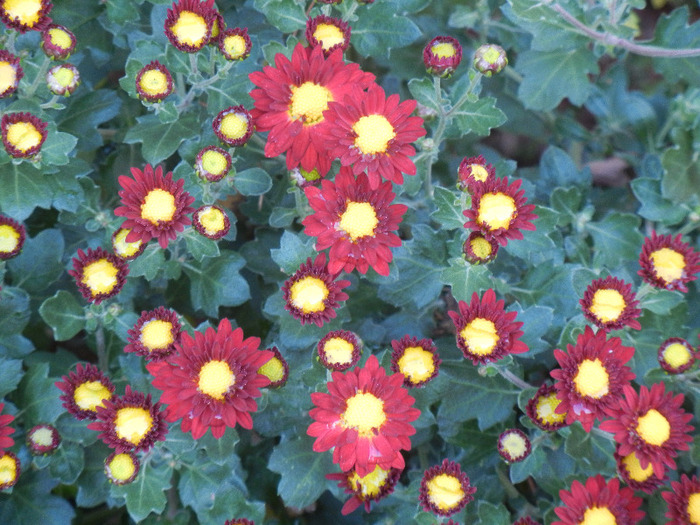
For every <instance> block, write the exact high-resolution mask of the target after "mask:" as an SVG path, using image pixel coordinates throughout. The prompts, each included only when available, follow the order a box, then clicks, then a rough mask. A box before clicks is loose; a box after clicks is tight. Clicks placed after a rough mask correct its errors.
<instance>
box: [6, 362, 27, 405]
mask: <svg viewBox="0 0 700 525" xmlns="http://www.w3.org/2000/svg"><path fill="white" fill-rule="evenodd" d="M23 375H24V372H23V371H22V360H21V359H6V358H5V357H0V399H2V398H4V397H5V396H6V395H7V394H9V393H10V392H12V391H13V390H14V389H15V388H16V387H17V385H18V384H19V381H20V379H22V376H23Z"/></svg>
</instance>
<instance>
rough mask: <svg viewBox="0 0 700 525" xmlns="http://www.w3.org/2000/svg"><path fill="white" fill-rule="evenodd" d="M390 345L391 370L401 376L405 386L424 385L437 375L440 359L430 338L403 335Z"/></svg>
mask: <svg viewBox="0 0 700 525" xmlns="http://www.w3.org/2000/svg"><path fill="white" fill-rule="evenodd" d="M391 347H392V348H393V351H392V352H391V371H392V372H395V373H398V374H401V375H402V376H403V384H404V386H405V387H408V388H414V387H421V386H425V385H426V384H428V382H429V381H431V380H432V379H433V378H434V377H435V376H437V374H438V370H439V369H440V363H442V360H441V359H440V355H439V354H438V351H437V347H436V346H435V343H434V342H433V340H432V339H420V340H418V339H417V338H416V337H411V336H408V335H405V336H403V337H402V338H401V339H398V340H393V341H392V342H391Z"/></svg>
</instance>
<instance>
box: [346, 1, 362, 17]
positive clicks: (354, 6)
mask: <svg viewBox="0 0 700 525" xmlns="http://www.w3.org/2000/svg"><path fill="white" fill-rule="evenodd" d="M359 5H360V3H359V2H357V1H355V2H353V3H352V5H351V6H350V9H348V12H347V13H345V14H344V15H343V22H349V21H350V19H351V18H352V17H353V15H354V14H355V11H357V6H359Z"/></svg>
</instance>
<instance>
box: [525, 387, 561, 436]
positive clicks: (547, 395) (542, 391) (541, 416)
mask: <svg viewBox="0 0 700 525" xmlns="http://www.w3.org/2000/svg"><path fill="white" fill-rule="evenodd" d="M560 404H561V400H560V399H559V398H558V397H557V389H556V388H554V386H553V385H548V384H546V383H544V384H543V385H542V386H541V387H540V388H538V389H537V392H535V395H534V396H533V397H532V399H530V400H529V401H528V402H527V407H526V410H525V412H526V414H527V416H528V417H529V418H530V420H531V421H532V422H533V423H534V424H535V425H537V427H539V428H541V429H542V430H546V431H547V432H553V431H555V430H559V429H560V428H562V427H565V426H567V424H568V423H567V422H566V412H558V411H557V408H558V407H559V405H560Z"/></svg>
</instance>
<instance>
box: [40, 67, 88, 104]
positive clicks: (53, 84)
mask: <svg viewBox="0 0 700 525" xmlns="http://www.w3.org/2000/svg"><path fill="white" fill-rule="evenodd" d="M46 84H47V85H48V87H49V91H51V93H53V94H54V95H63V96H66V97H67V96H68V95H70V94H72V93H73V92H74V91H75V90H76V89H78V86H79V85H80V73H79V72H78V69H77V68H76V67H75V66H74V65H72V64H59V65H57V66H54V67H52V68H51V69H49V70H48V71H47V73H46Z"/></svg>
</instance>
